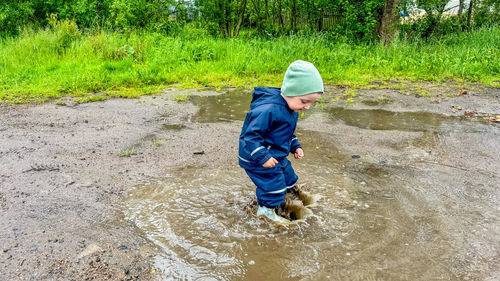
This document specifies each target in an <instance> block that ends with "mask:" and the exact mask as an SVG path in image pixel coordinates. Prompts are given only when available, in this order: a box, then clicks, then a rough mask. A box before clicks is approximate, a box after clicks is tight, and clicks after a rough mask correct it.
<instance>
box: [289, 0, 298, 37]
mask: <svg viewBox="0 0 500 281" xmlns="http://www.w3.org/2000/svg"><path fill="white" fill-rule="evenodd" d="M292 3H293V4H292V11H291V14H290V23H291V26H292V30H293V31H295V32H297V0H293V2H292Z"/></svg>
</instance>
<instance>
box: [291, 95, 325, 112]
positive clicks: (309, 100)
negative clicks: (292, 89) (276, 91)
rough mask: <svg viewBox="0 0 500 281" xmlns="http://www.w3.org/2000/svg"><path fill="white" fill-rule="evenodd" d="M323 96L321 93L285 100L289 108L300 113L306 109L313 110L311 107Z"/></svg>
mask: <svg viewBox="0 0 500 281" xmlns="http://www.w3.org/2000/svg"><path fill="white" fill-rule="evenodd" d="M320 96H321V93H311V94H307V95H304V96H296V97H287V96H283V98H285V100H286V103H287V104H288V107H290V108H291V109H292V110H293V111H295V112H299V111H301V110H304V109H309V108H311V105H312V104H313V103H314V102H315V101H316V100H317V99H318V98H319V97H320Z"/></svg>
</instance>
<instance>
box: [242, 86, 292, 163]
mask: <svg viewBox="0 0 500 281" xmlns="http://www.w3.org/2000/svg"><path fill="white" fill-rule="evenodd" d="M250 109H251V110H250V112H248V114H247V116H246V118H245V122H244V123H243V128H242V129H241V134H240V144H239V164H240V166H241V167H242V168H244V169H252V168H253V167H261V166H262V164H264V163H265V162H266V161H267V160H269V159H270V158H271V157H274V158H275V159H276V160H278V161H281V160H282V159H283V158H285V157H287V156H288V154H289V153H290V152H292V153H295V151H296V150H297V148H299V147H301V146H300V143H299V141H298V140H297V137H295V135H294V131H295V127H296V126H297V119H298V117H299V114H298V113H297V112H294V111H293V110H292V109H290V108H289V107H288V104H287V103H286V101H285V99H283V97H282V96H281V90H280V88H268V87H255V90H254V92H253V96H252V102H251V104H250Z"/></svg>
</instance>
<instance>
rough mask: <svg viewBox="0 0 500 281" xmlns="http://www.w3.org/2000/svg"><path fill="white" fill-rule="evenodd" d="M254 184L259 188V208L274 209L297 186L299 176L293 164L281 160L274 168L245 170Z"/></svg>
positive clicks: (286, 160)
mask: <svg viewBox="0 0 500 281" xmlns="http://www.w3.org/2000/svg"><path fill="white" fill-rule="evenodd" d="M245 172H246V173H247V174H248V176H249V177H250V179H251V180H252V181H253V183H254V184H255V185H256V186H257V190H256V193H257V202H258V203H259V206H265V207H268V208H274V207H276V206H278V205H280V204H281V203H283V202H284V201H285V193H286V191H287V189H290V188H292V187H294V186H295V183H297V179H298V177H297V175H296V174H295V172H294V171H293V168H292V164H291V163H290V161H289V160H288V159H286V158H284V159H282V160H279V162H278V164H276V166H274V167H272V168H265V167H255V168H252V169H245Z"/></svg>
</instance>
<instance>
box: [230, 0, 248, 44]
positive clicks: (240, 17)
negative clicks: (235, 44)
mask: <svg viewBox="0 0 500 281" xmlns="http://www.w3.org/2000/svg"><path fill="white" fill-rule="evenodd" d="M246 7H247V0H242V1H241V6H240V10H239V11H238V23H236V26H235V27H234V33H233V37H238V34H240V27H241V23H242V22H243V16H244V15H245V9H246Z"/></svg>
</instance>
